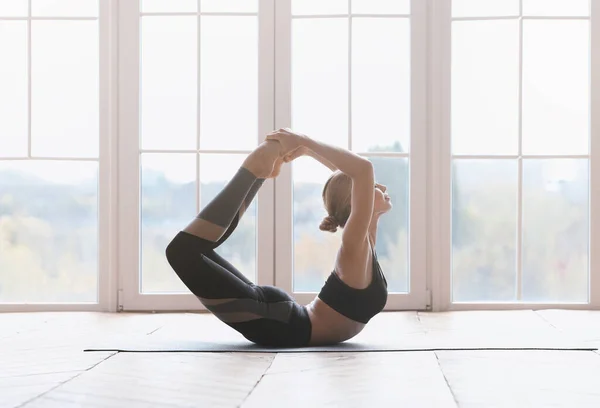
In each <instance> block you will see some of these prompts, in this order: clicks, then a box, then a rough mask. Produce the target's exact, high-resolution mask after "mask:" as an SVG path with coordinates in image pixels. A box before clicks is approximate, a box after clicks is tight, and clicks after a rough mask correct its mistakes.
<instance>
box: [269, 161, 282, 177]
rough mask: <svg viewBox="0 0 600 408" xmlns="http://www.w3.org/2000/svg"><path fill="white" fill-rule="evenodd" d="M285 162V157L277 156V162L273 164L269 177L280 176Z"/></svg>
mask: <svg viewBox="0 0 600 408" xmlns="http://www.w3.org/2000/svg"><path fill="white" fill-rule="evenodd" d="M283 163H284V161H283V157H277V159H275V164H274V165H273V171H272V172H271V174H269V177H268V178H275V177H277V176H279V173H280V172H281V166H282V165H283Z"/></svg>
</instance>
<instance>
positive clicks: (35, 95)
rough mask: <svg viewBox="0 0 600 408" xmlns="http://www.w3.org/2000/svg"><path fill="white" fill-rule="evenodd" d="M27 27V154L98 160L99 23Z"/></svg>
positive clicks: (49, 23) (50, 23) (41, 23)
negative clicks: (29, 53)
mask: <svg viewBox="0 0 600 408" xmlns="http://www.w3.org/2000/svg"><path fill="white" fill-rule="evenodd" d="M31 25H32V26H31V27H32V34H31V35H32V39H31V41H32V57H31V58H32V61H31V71H32V77H31V79H32V86H31V92H32V100H31V103H32V113H31V115H32V122H31V134H32V153H33V154H34V155H39V156H56V157H98V132H99V131H98V122H99V118H98V117H99V94H98V80H99V78H98V67H99V62H98V58H99V57H98V23H97V22H96V21H33V22H32V23H31Z"/></svg>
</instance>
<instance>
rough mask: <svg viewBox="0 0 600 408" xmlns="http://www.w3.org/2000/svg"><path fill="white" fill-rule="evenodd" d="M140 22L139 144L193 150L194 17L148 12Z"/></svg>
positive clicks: (195, 40) (195, 26)
mask: <svg viewBox="0 0 600 408" xmlns="http://www.w3.org/2000/svg"><path fill="white" fill-rule="evenodd" d="M141 24H142V27H141V29H142V31H141V42H142V44H141V136H142V147H143V148H144V149H169V150H171V149H172V150H177V149H195V148H196V146H197V135H196V122H197V120H196V118H197V106H198V103H197V99H198V96H197V95H198V73H197V60H198V49H197V48H198V43H197V26H198V19H197V18H196V17H188V16H184V17H182V16H177V17H154V16H153V17H144V18H142V22H141Z"/></svg>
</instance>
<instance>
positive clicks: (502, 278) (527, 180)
mask: <svg viewBox="0 0 600 408" xmlns="http://www.w3.org/2000/svg"><path fill="white" fill-rule="evenodd" d="M483 3H484V2H475V1H464V0H460V1H456V0H455V1H454V2H453V9H452V15H453V22H452V54H451V55H452V64H451V72H452V99H451V111H452V116H451V122H452V126H451V138H452V142H451V150H452V155H453V156H452V157H453V159H452V186H453V187H452V200H453V201H452V297H453V300H454V301H455V302H469V301H470V302H479V301H484V302H545V303H556V302H588V293H589V247H590V246H589V242H590V239H589V229H590V228H589V225H590V224H589V220H590V216H589V209H590V206H589V202H590V194H589V190H590V188H589V181H590V159H589V157H590V156H589V154H590V148H589V146H590V22H589V2H588V1H587V0H586V1H537V0H522V1H503V2H485V4H483Z"/></svg>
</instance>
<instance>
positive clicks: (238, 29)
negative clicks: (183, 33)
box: [200, 16, 258, 150]
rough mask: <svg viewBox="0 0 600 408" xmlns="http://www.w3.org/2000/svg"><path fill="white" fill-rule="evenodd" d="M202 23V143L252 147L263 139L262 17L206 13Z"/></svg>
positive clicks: (218, 146)
mask: <svg viewBox="0 0 600 408" xmlns="http://www.w3.org/2000/svg"><path fill="white" fill-rule="evenodd" d="M200 27H201V36H200V38H201V46H200V49H201V58H200V61H201V68H200V77H201V82H200V97H201V100H200V110H201V113H200V147H201V148H202V149H225V150H226V149H233V150H250V149H252V148H253V147H254V146H256V143H257V140H258V18H257V17H237V16H227V17H216V16H204V17H202V22H201V23H200ZM232 119H233V120H232Z"/></svg>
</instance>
